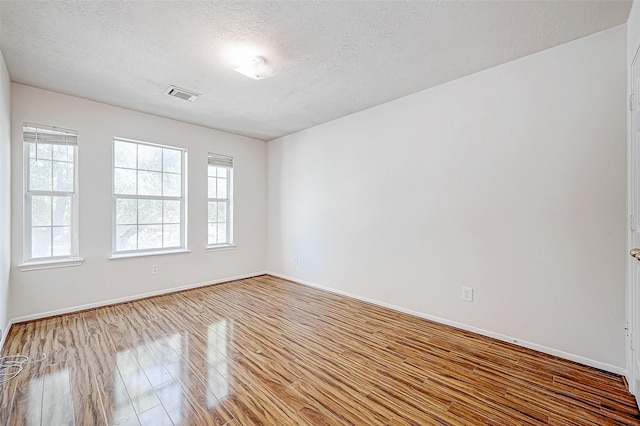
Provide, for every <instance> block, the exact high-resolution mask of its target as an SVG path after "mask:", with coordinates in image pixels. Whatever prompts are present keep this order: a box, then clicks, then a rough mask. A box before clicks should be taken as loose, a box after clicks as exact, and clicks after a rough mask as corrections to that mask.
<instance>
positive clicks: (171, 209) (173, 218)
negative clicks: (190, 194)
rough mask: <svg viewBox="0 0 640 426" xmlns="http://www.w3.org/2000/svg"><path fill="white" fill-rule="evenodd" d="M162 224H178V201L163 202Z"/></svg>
mask: <svg viewBox="0 0 640 426" xmlns="http://www.w3.org/2000/svg"><path fill="white" fill-rule="evenodd" d="M163 219H164V223H180V201H164V218H163Z"/></svg>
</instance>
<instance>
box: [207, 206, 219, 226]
mask: <svg viewBox="0 0 640 426" xmlns="http://www.w3.org/2000/svg"><path fill="white" fill-rule="evenodd" d="M208 217H209V222H217V221H218V203H216V202H215V201H209V215H208Z"/></svg>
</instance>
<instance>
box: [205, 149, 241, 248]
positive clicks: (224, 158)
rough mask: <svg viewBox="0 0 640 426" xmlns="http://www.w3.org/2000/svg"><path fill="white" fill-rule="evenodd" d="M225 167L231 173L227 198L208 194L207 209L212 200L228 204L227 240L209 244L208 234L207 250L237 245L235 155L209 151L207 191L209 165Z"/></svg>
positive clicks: (228, 179)
mask: <svg viewBox="0 0 640 426" xmlns="http://www.w3.org/2000/svg"><path fill="white" fill-rule="evenodd" d="M209 165H212V166H216V167H225V168H227V169H228V171H229V174H228V176H227V198H210V197H208V196H207V209H208V208H209V203H210V202H217V203H221V202H222V203H226V204H227V214H228V216H227V222H226V225H227V241H226V242H224V243H218V244H209V237H208V236H207V251H224V250H232V249H234V248H235V247H236V246H235V245H234V243H233V222H234V220H233V157H231V156H228V155H221V154H214V153H211V152H210V153H208V155H207V193H208V186H209V171H208V170H209V168H208V166H209ZM208 219H209V215H208V213H207V232H208V229H209V220H208Z"/></svg>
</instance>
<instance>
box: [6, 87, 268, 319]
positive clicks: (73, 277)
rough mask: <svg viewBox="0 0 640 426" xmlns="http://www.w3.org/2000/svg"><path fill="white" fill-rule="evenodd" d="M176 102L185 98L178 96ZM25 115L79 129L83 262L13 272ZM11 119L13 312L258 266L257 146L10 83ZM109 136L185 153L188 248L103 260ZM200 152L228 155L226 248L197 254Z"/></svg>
mask: <svg viewBox="0 0 640 426" xmlns="http://www.w3.org/2000/svg"><path fill="white" fill-rule="evenodd" d="M178 101H179V100H176V102H178ZM184 107H185V108H188V107H189V104H188V103H186V102H185V103H184ZM25 121H29V122H34V123H38V124H46V125H53V126H58V127H64V128H69V129H75V130H78V131H79V147H78V151H79V152H78V158H79V163H80V164H79V168H78V171H79V215H80V216H79V220H80V256H81V257H82V258H84V259H85V262H84V265H82V266H78V267H70V268H61V269H48V270H42V271H28V272H21V271H20V270H19V269H18V268H17V265H18V264H20V263H21V262H22V259H23V254H22V253H23V245H22V231H21V230H22V229H23V227H22V223H23V211H22V208H23V207H22V206H23V199H22V194H23V188H22V175H23V158H22V157H23V155H22V152H23V151H22V148H21V145H22V134H21V133H22V124H23V122H25ZM12 123H13V127H12V136H13V150H12V152H13V157H12V159H13V163H12V167H13V176H14V179H13V186H12V188H13V196H12V214H13V217H12V224H13V230H14V238H13V244H12V261H11V264H12V271H11V274H12V275H11V277H12V278H11V285H12V297H11V304H10V306H11V315H12V317H14V318H15V317H24V316H28V315H36V314H41V313H45V312H51V311H56V310H65V309H69V308H73V307H78V306H83V305H87V304H93V303H103V302H105V301H110V300H113V299H118V298H125V297H130V296H134V295H139V294H145V293H149V292H157V291H163V290H167V289H171V288H175V287H180V286H185V285H192V284H198V283H207V282H212V281H214V280H222V279H225V278H230V277H237V276H243V275H249V274H255V273H260V272H264V270H265V262H266V260H265V245H266V242H265V233H266V231H265V228H266V225H265V220H266V219H265V218H266V211H265V208H266V200H265V192H266V184H265V174H266V144H265V143H264V142H262V141H259V140H255V139H250V138H246V137H242V136H236V135H232V134H229V133H224V132H220V131H215V130H211V129H207V128H204V127H199V126H194V125H190V124H186V123H182V122H178V121H174V120H169V119H165V118H160V117H156V116H152V115H147V114H142V113H138V112H134V111H130V110H126V109H122V108H117V107H113V106H109V105H104V104H100V103H96V102H91V101H87V100H83V99H79V98H75V97H71V96H66V95H61V94H58V93H54V92H50V91H46V90H41V89H36V88H32V87H28V86H24V85H20V84H15V83H14V84H12ZM114 136H119V137H125V138H130V139H137V140H142V141H149V142H154V143H159V144H166V145H172V146H178V147H184V148H186V149H187V150H188V155H189V156H188V160H189V164H188V168H189V175H188V185H189V186H188V196H189V201H188V203H189V204H188V208H189V212H188V227H189V229H188V241H189V248H190V249H191V252H190V253H188V254H171V255H160V256H148V257H136V258H129V259H117V260H109V256H110V254H111V220H112V217H111V206H112V192H111V191H112V188H111V175H112V170H111V164H112V160H111V151H112V138H113V137H114ZM208 151H211V152H216V153H221V154H227V155H232V156H233V157H234V179H235V182H234V197H235V198H234V212H235V214H234V220H235V225H234V241H235V243H236V245H237V247H236V249H234V250H228V251H218V252H206V250H205V247H206V245H207V228H206V224H207V204H206V197H207V195H206V194H207V183H206V182H207V178H206V169H207V152H208ZM152 264H157V265H159V269H160V273H159V274H158V275H151V265H152Z"/></svg>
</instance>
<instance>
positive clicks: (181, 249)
mask: <svg viewBox="0 0 640 426" xmlns="http://www.w3.org/2000/svg"><path fill="white" fill-rule="evenodd" d="M116 142H127V143H135V144H138V145H147V146H154V147H157V148H166V149H171V150H175V151H181V152H182V156H181V170H182V171H181V176H180V184H181V187H182V197H167V196H155V195H153V196H147V195H131V194H123V195H116V194H115V168H116V166H115V161H116V158H115V143H116ZM187 163H188V161H187V150H186V149H185V148H181V147H177V146H170V145H162V144H157V143H153V142H146V141H140V140H135V139H128V138H122V137H114V138H113V141H112V144H111V195H112V202H111V256H109V259H124V258H130V257H140V256H155V255H160V254H174V253H188V252H190V250H189V248H188V245H187V229H188V228H187V218H188V197H187V176H188V170H187ZM119 168H123V167H119ZM129 170H143V171H144V169H139V168H137V167H136V168H135V169H129ZM119 198H122V199H135V200H140V199H150V200H173V201H181V209H180V214H181V219H182V220H181V221H180V246H173V247H167V248H162V247H160V248H150V249H137V250H121V251H116V239H117V236H116V204H117V199H119Z"/></svg>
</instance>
